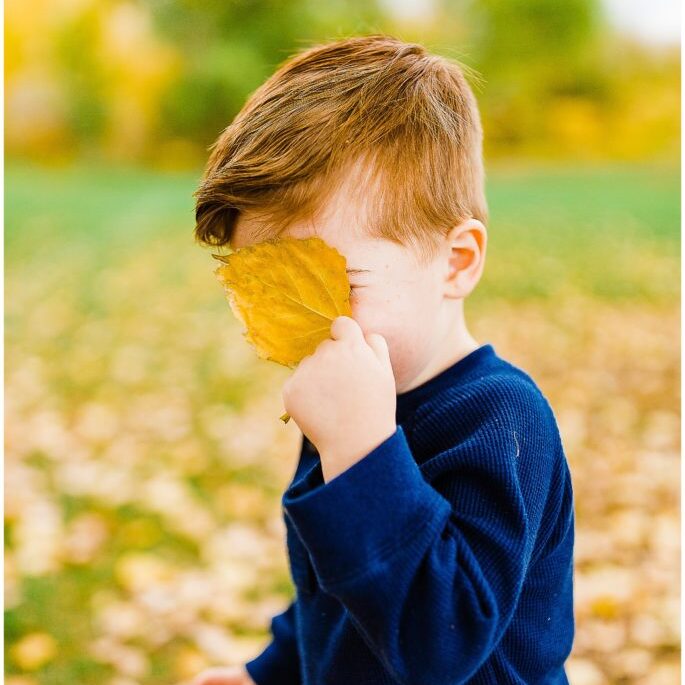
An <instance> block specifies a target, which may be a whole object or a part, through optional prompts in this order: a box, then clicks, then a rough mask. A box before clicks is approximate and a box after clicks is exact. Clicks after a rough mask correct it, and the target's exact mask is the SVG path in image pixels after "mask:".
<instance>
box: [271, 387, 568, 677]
mask: <svg viewBox="0 0 685 685" xmlns="http://www.w3.org/2000/svg"><path fill="white" fill-rule="evenodd" d="M443 399H444V401H442V402H440V403H436V404H435V405H434V406H435V407H439V410H438V411H436V412H434V413H433V414H430V413H428V414H425V415H424V416H423V417H421V418H420V420H421V421H422V422H423V428H422V429H421V431H420V432H421V434H422V435H423V436H424V438H423V441H424V442H423V444H422V448H421V449H422V450H426V449H427V448H431V447H432V448H433V449H432V450H431V452H432V453H431V455H430V457H429V458H428V459H426V460H425V461H423V463H422V464H421V466H419V465H418V463H417V461H416V460H415V456H414V454H413V453H412V449H411V447H410V445H409V441H408V439H407V435H406V433H405V430H404V429H403V427H402V426H398V427H397V430H396V432H395V433H394V434H393V435H392V436H390V437H388V438H387V439H386V440H385V441H384V442H383V443H381V444H380V445H378V446H377V447H376V448H374V449H373V450H372V451H371V452H370V453H369V454H368V455H366V456H365V457H364V458H363V459H361V460H360V461H358V462H356V463H355V464H353V465H352V466H351V467H350V468H348V469H347V470H346V471H344V472H342V473H341V474H339V475H338V476H336V477H335V478H333V479H332V480H330V481H329V482H328V483H325V482H324V481H323V479H322V474H321V466H320V463H317V464H316V465H315V466H314V467H312V468H311V469H310V470H309V471H307V472H306V473H305V474H304V475H303V476H302V478H300V479H299V480H297V481H295V482H294V483H293V484H292V485H291V487H290V488H289V489H288V490H287V491H286V492H285V493H284V496H283V505H284V507H285V510H286V512H287V514H288V515H289V516H290V517H291V520H292V521H293V524H294V526H295V528H296V530H297V532H298V533H299V535H300V537H301V539H302V541H303V543H304V545H305V546H306V548H307V550H308V552H309V555H310V557H311V560H312V564H313V567H314V571H315V573H316V575H317V578H318V581H319V584H320V585H321V588H322V589H323V590H324V591H325V592H327V593H329V594H331V595H333V596H334V597H336V598H337V599H338V600H339V601H340V602H341V604H342V605H343V606H344V607H345V608H346V609H347V611H348V612H349V617H350V620H351V621H352V622H353V623H354V625H355V626H356V627H357V629H358V631H359V633H360V635H362V637H363V638H364V640H365V642H366V643H367V644H368V646H369V648H370V649H371V650H372V652H373V653H374V654H375V656H376V657H377V658H378V659H379V660H380V662H381V663H383V665H384V667H385V668H386V669H387V671H388V672H389V673H390V674H391V675H392V677H393V678H395V679H396V680H397V682H399V683H406V684H407V685H409V684H411V685H417V684H418V683H431V685H443V684H444V685H448V684H449V685H457V684H458V683H463V682H466V681H467V680H468V679H469V678H470V677H471V676H472V675H473V674H474V673H475V672H476V671H477V670H478V668H479V667H480V666H481V665H482V664H483V663H484V662H485V660H486V659H487V658H488V656H489V655H490V654H491V653H492V651H493V650H494V648H495V647H496V645H497V643H498V642H499V640H500V639H501V637H502V635H503V634H504V632H505V630H506V629H507V627H508V626H509V624H510V622H511V620H512V617H513V615H514V611H515V609H516V606H517V603H518V601H519V598H520V595H521V588H522V585H523V582H524V578H525V576H526V573H527V571H528V567H529V564H530V563H531V557H532V555H533V551H534V548H535V543H536V538H537V534H538V531H539V528H540V521H541V517H542V512H543V509H544V507H545V504H546V502H547V498H548V494H549V492H550V481H551V479H552V477H553V472H554V471H555V469H558V468H559V464H558V463H557V462H558V459H557V458H556V457H557V456H558V455H557V453H556V452H555V450H554V422H553V418H551V414H550V412H549V411H548V405H546V401H545V400H544V398H542V397H541V396H540V394H539V393H538V392H537V390H535V389H534V388H532V387H528V386H527V385H525V384H523V383H521V384H517V385H514V386H501V387H498V386H492V387H488V388H486V389H485V391H484V392H483V396H482V398H474V397H473V396H470V397H469V401H468V405H466V404H461V402H460V398H459V395H454V396H449V395H446V396H445V398H443ZM474 399H475V400H476V401H474ZM426 474H430V477H431V481H432V483H429V482H427V480H426Z"/></svg>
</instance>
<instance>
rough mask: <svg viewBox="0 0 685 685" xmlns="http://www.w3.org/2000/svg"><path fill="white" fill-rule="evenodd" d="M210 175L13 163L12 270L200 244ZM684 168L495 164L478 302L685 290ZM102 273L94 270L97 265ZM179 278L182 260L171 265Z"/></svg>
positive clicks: (193, 250) (664, 294)
mask: <svg viewBox="0 0 685 685" xmlns="http://www.w3.org/2000/svg"><path fill="white" fill-rule="evenodd" d="M200 175H201V171H200V170H198V171H197V172H194V173H180V172H177V173H162V172H154V171H146V170H142V169H128V168H122V167H88V168H79V167H76V168H68V169H42V168H36V167H33V166H27V165H24V164H20V163H8V164H7V166H6V180H5V183H6V209H5V212H6V214H5V222H6V223H5V225H6V229H5V231H6V233H5V241H6V242H5V249H6V258H7V263H8V265H9V268H10V269H15V268H18V269H22V268H29V267H30V268H32V269H34V268H37V265H39V264H42V265H45V264H46V262H47V263H49V262H52V261H53V260H55V259H58V260H59V261H60V262H61V263H62V264H64V263H71V264H73V266H74V269H76V271H77V272H78V273H81V274H82V275H83V277H84V278H87V277H88V276H89V274H90V276H91V277H92V275H93V273H92V270H93V269H94V268H97V267H98V266H102V264H103V263H109V264H111V263H112V261H115V260H116V259H119V258H122V257H124V256H125V255H126V254H130V253H132V252H134V251H136V250H140V249H144V248H145V247H147V246H149V245H150V244H154V243H156V242H159V241H165V240H169V241H174V242H175V241H177V240H178V241H179V245H181V246H182V245H183V244H184V242H185V243H186V244H187V248H188V249H187V252H186V253H185V254H183V255H179V262H178V263H176V267H179V265H180V264H181V263H182V261H183V260H187V259H189V258H193V255H198V254H200V255H203V254H204V253H203V252H202V251H201V250H200V249H198V248H197V246H196V245H195V244H194V242H193V238H192V230H193V226H194V217H193V209H194V198H193V197H192V193H193V191H194V190H195V188H196V187H197V183H198V180H199V178H200ZM679 187H680V175H679V169H678V167H677V165H671V166H668V165H663V164H661V165H649V164H644V165H627V164H619V163H612V164H606V165H592V166H578V165H576V166H566V165H561V164H558V165H552V164H541V163H537V164H528V165H523V164H518V165H516V166H514V167H512V166H509V167H504V166H500V167H497V166H491V167H489V169H488V178H487V197H488V204H489V207H490V221H489V225H488V234H489V241H488V259H487V264H486V269H485V272H484V275H483V278H482V280H481V283H480V284H479V287H478V289H477V290H476V292H475V294H474V300H482V299H483V298H485V299H489V298H492V297H496V298H505V299H507V300H520V299H529V298H539V297H542V298H547V297H553V296H554V294H555V293H557V292H558V291H559V289H565V288H569V287H570V288H576V289H580V290H583V291H585V292H590V293H592V294H593V295H595V296H597V297H600V298H610V299H612V298H626V297H628V298H647V299H650V300H655V299H657V300H660V299H663V298H667V299H672V298H673V297H676V296H677V294H678V287H679V277H678V271H679V256H680V243H679V240H680V195H679ZM89 266H90V268H89ZM163 270H164V273H165V274H166V275H168V276H169V277H170V278H171V279H172V280H174V281H176V280H177V278H178V277H179V273H178V269H175V267H174V264H165V265H163Z"/></svg>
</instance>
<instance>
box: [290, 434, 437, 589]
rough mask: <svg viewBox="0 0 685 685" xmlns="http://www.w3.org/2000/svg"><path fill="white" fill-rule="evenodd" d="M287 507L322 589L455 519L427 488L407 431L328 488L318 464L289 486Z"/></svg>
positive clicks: (429, 487) (432, 490) (359, 572)
mask: <svg viewBox="0 0 685 685" xmlns="http://www.w3.org/2000/svg"><path fill="white" fill-rule="evenodd" d="M282 503H283V508H284V510H285V512H286V514H287V515H288V516H290V518H291V520H292V522H293V524H294V526H295V529H296V530H297V532H298V534H299V536H300V538H301V539H302V542H303V543H304V545H305V546H306V547H307V549H308V551H309V554H310V557H311V560H312V565H313V567H314V570H315V572H316V574H317V576H318V579H319V582H320V583H321V585H322V587H325V586H326V585H327V586H329V587H330V586H332V585H334V584H336V583H339V582H342V581H345V580H347V579H349V578H351V577H354V576H357V575H361V574H363V573H365V572H367V571H369V570H371V569H373V568H374V567H375V566H377V565H378V564H379V563H382V562H383V561H384V560H385V559H387V558H388V557H390V556H392V554H393V553H394V552H395V551H396V550H397V549H399V548H400V547H402V546H404V545H406V544H407V543H409V542H410V541H411V539H412V538H413V537H414V536H415V535H416V534H417V533H418V531H419V530H420V529H422V528H423V527H424V526H426V525H428V524H429V523H430V522H432V521H435V520H436V518H441V519H446V518H447V516H448V515H449V513H450V512H451V506H450V503H449V502H448V501H447V500H446V499H445V498H444V497H443V496H442V495H440V494H439V493H438V492H437V490H435V489H434V488H433V487H432V486H430V485H429V484H428V483H427V482H426V481H425V480H424V478H423V476H422V474H421V471H420V469H419V466H418V464H417V463H416V462H415V461H414V457H413V455H412V453H411V450H410V448H409V444H408V442H407V438H406V435H405V433H404V430H403V428H402V426H401V425H398V426H397V428H396V430H395V432H394V433H393V434H392V435H391V436H389V437H388V438H386V439H385V440H384V441H383V442H382V443H381V444H380V445H378V446H377V447H375V448H374V449H373V450H371V452H369V453H368V454H367V455H366V456H365V457H363V458H362V459H360V460H359V461H357V462H355V463H354V464H353V465H352V466H350V467H349V468H348V469H347V470H345V471H343V472H342V473H340V474H338V475H337V476H335V477H334V478H332V479H331V480H330V481H328V482H327V483H326V482H324V480H323V473H322V470H321V462H320V461H317V463H316V464H315V465H314V466H313V467H312V468H311V469H310V470H309V471H307V473H306V474H305V475H304V476H302V477H301V478H300V479H298V480H296V481H294V482H293V483H292V484H291V485H290V487H289V488H288V489H287V490H286V491H285V493H284V494H283V497H282Z"/></svg>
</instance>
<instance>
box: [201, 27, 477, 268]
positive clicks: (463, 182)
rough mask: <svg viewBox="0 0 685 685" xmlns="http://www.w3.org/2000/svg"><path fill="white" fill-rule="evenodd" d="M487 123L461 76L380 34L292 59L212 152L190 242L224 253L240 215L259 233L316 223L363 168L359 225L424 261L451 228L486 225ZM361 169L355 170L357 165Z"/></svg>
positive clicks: (443, 61)
mask: <svg viewBox="0 0 685 685" xmlns="http://www.w3.org/2000/svg"><path fill="white" fill-rule="evenodd" d="M482 138H483V133H482V127H481V122H480V116H479V113H478V106H477V104H476V99H475V97H474V95H473V93H472V91H471V89H470V87H469V85H468V84H467V82H466V79H465V78H464V74H463V71H462V68H461V67H460V66H459V65H458V64H457V63H455V62H454V61H452V60H448V59H447V58H444V57H441V56H436V55H432V54H430V53H429V52H428V51H427V50H426V49H425V48H424V47H423V46H421V45H418V44H414V43H405V42H402V41H400V40H398V39H396V38H394V37H391V36H387V35H378V34H374V35H370V36H358V37H353V38H348V39H344V40H339V41H336V42H332V43H328V44H324V45H316V46H314V47H310V48H308V49H306V50H304V51H303V52H301V53H299V54H297V55H295V56H293V57H291V58H290V59H288V60H286V61H285V62H284V63H283V64H281V65H280V66H279V68H278V69H277V70H276V72H275V73H274V74H273V75H272V76H271V77H270V78H269V79H268V80H267V81H266V82H264V83H263V84H262V85H261V86H260V87H259V88H258V89H257V90H256V91H255V92H254V93H252V95H251V96H250V97H249V98H248V100H247V102H246V103H245V105H244V107H243V108H242V110H241V111H240V112H239V113H238V115H237V116H236V117H235V119H234V120H233V122H232V123H231V124H230V125H229V126H228V127H227V128H226V129H224V131H223V132H222V133H221V134H220V136H219V138H218V139H217V140H216V141H215V142H214V143H213V144H212V145H211V146H210V147H209V150H210V151H211V154H210V157H209V161H208V163H207V167H206V169H205V171H204V174H203V178H202V181H201V184H200V186H199V188H198V190H196V191H195V193H194V195H195V196H196V198H197V201H196V210H195V217H196V224H197V225H196V227H195V237H196V240H198V241H199V242H201V243H205V244H208V245H213V246H220V245H226V244H228V242H229V239H230V236H231V230H232V226H233V223H234V222H235V218H236V216H237V213H238V212H239V211H245V210H249V211H251V212H254V213H255V214H254V215H255V216H258V217H259V218H260V223H262V222H263V223H262V225H263V227H265V233H264V235H265V237H274V236H277V235H278V234H279V233H280V232H281V231H282V230H283V229H284V228H286V227H287V226H288V225H289V224H290V223H291V222H292V221H294V220H295V219H299V218H309V217H312V216H313V215H314V214H315V213H316V211H317V209H319V208H320V207H321V206H322V205H323V203H324V201H325V200H326V198H327V197H328V196H329V195H330V194H331V193H332V192H333V191H334V190H335V189H336V188H337V187H339V184H340V183H341V182H342V180H343V179H344V178H345V177H346V174H347V172H349V171H350V170H351V169H353V168H354V166H355V163H356V162H359V161H364V162H366V163H365V164H364V165H363V167H361V168H363V169H364V171H365V173H367V174H368V176H367V177H365V180H364V181H363V183H361V184H359V185H357V186H356V187H358V188H359V191H360V192H361V193H364V198H365V200H366V205H365V207H366V225H365V226H364V229H365V230H366V231H367V232H368V233H369V234H370V235H373V236H378V237H381V238H385V239H388V240H392V241H394V242H397V243H399V244H404V245H407V244H412V245H413V247H414V248H415V249H416V250H417V251H418V252H419V253H420V254H421V255H422V256H423V257H425V258H429V257H430V256H433V255H434V254H435V248H437V246H438V242H439V238H440V237H441V236H443V235H445V234H446V233H447V231H448V230H449V229H450V228H452V227H453V226H454V225H455V224H457V223H460V222H461V221H463V220H465V219H467V218H469V217H475V218H477V219H479V220H480V221H482V222H483V223H484V224H485V223H487V214H488V209H487V203H486V200H485V192H484V180H485V179H484V176H485V174H484V169H483V159H482ZM357 168H360V167H357Z"/></svg>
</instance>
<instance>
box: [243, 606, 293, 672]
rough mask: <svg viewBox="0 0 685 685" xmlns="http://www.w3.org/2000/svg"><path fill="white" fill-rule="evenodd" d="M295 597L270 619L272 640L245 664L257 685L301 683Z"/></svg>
mask: <svg viewBox="0 0 685 685" xmlns="http://www.w3.org/2000/svg"><path fill="white" fill-rule="evenodd" d="M295 601H296V600H293V601H292V602H291V603H290V605H289V606H288V608H287V609H286V610H285V611H283V612H282V613H280V614H277V615H276V616H274V617H273V618H272V619H271V634H272V640H271V642H270V643H269V644H268V645H267V646H266V648H265V649H264V651H263V652H262V653H261V654H260V655H259V656H257V657H255V658H254V659H252V660H251V661H248V662H247V663H246V664H245V668H246V669H247V672H248V673H249V674H250V677H251V678H252V680H254V681H255V683H257V685H300V684H301V682H302V680H301V677H300V658H299V655H298V651H297V633H296V630H295Z"/></svg>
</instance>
